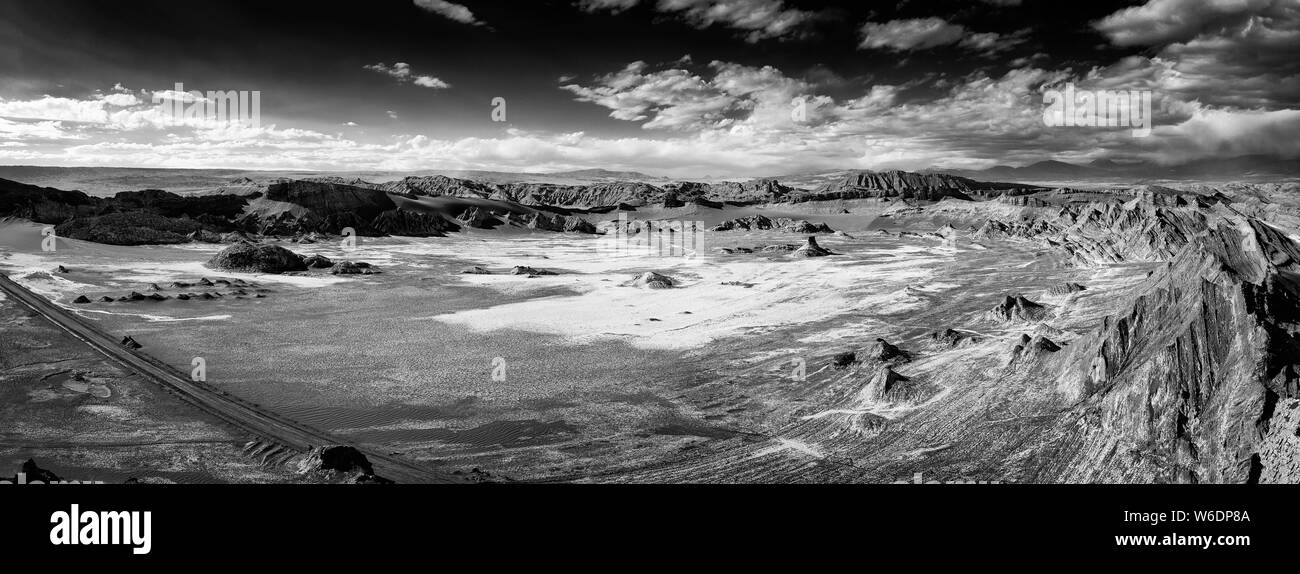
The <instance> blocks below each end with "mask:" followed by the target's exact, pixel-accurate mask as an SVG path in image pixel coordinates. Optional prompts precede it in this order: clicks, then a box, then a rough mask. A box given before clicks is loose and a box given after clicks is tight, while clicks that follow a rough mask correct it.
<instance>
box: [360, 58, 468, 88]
mask: <svg viewBox="0 0 1300 574" xmlns="http://www.w3.org/2000/svg"><path fill="white" fill-rule="evenodd" d="M362 67H363V68H365V69H367V70H370V71H372V72H378V73H380V74H384V75H386V76H389V77H392V78H396V79H397V81H399V82H402V83H408V82H409V83H413V84H415V85H417V86H420V87H422V88H430V89H434V90H445V89H447V88H450V87H451V84H448V83H447V82H444V81H442V80H440V79H438V78H435V77H433V76H417V75H415V74H413V73H412V72H411V65H410V64H407V63H406V62H397V63H395V64H393V65H392V66H389V65H388V64H385V63H383V62H380V63H378V64H370V65H368V66H362Z"/></svg>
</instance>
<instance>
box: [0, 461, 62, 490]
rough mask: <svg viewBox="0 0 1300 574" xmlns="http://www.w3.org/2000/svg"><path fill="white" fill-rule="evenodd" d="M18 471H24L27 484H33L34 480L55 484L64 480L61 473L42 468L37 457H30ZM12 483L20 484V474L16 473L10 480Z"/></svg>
mask: <svg viewBox="0 0 1300 574" xmlns="http://www.w3.org/2000/svg"><path fill="white" fill-rule="evenodd" d="M18 472H20V473H22V475H23V480H25V481H26V482H27V484H32V483H34V482H40V483H43V484H54V483H56V482H60V481H62V480H63V479H61V478H59V475H57V474H54V473H53V472H52V471H49V470H45V469H43V468H41V467H40V466H38V465H37V464H36V460H35V459H30V458H29V459H27V462H24V463H23V465H22V467H20V468H19V470H18ZM10 483H12V484H18V475H16V474H15V475H14V477H13V479H12V480H10Z"/></svg>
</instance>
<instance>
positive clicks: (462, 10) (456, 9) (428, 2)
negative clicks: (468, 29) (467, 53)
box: [415, 0, 483, 26]
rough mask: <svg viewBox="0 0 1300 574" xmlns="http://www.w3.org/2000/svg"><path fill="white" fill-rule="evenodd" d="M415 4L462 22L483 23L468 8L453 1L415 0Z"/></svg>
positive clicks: (477, 24)
mask: <svg viewBox="0 0 1300 574" xmlns="http://www.w3.org/2000/svg"><path fill="white" fill-rule="evenodd" d="M415 5H416V6H419V7H420V8H422V9H424V10H427V11H429V12H433V13H434V14H437V15H439V16H442V17H444V18H447V19H449V20H455V21H457V22H460V23H462V24H471V25H475V26H479V25H482V24H483V23H482V22H480V21H479V20H478V19H477V18H475V17H474V13H473V12H471V11H470V9H469V8H466V7H465V6H463V5H461V4H457V3H455V2H448V1H447V0H415Z"/></svg>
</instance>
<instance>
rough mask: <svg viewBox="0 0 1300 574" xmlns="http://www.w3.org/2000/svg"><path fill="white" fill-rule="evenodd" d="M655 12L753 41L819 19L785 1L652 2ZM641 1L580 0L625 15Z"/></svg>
mask: <svg viewBox="0 0 1300 574" xmlns="http://www.w3.org/2000/svg"><path fill="white" fill-rule="evenodd" d="M650 1H651V2H653V4H654V9H655V10H657V11H659V12H662V13H668V14H677V15H680V16H681V17H682V18H683V19H685V20H686V22H688V23H689V24H691V25H692V26H695V27H696V28H701V29H702V28H708V27H711V26H723V27H727V28H732V29H735V30H740V31H743V32H745V33H746V34H745V39H746V40H748V41H750V42H757V41H759V40H764V39H769V38H781V37H786V36H790V35H793V34H795V33H797V32H798V31H799V30H800V29H801V28H802V27H803V26H804V25H805V24H808V23H809V22H811V21H813V20H814V19H816V18H817V13H816V12H812V11H808V10H800V9H798V8H792V7H789V6H787V5H786V4H785V2H784V1H783V0H657V1H654V0H650ZM637 4H639V1H638V0H579V1H578V2H577V5H578V7H579V8H580V9H582V10H584V11H587V12H599V11H608V12H614V13H618V12H622V11H624V10H627V9H629V8H632V7H634V6H636V5H637Z"/></svg>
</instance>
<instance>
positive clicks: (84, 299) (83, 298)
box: [72, 295, 90, 305]
mask: <svg viewBox="0 0 1300 574" xmlns="http://www.w3.org/2000/svg"><path fill="white" fill-rule="evenodd" d="M72 302H73V303H76V304H78V305H84V304H86V303H89V302H90V299H89V298H88V297H86V296H85V295H82V296H80V297H77V298H76V299H73V300H72Z"/></svg>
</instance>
